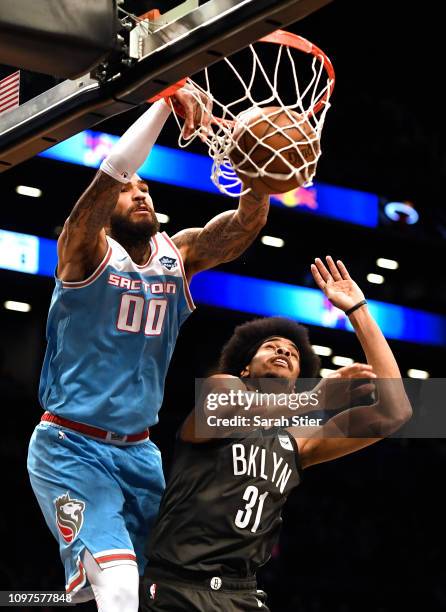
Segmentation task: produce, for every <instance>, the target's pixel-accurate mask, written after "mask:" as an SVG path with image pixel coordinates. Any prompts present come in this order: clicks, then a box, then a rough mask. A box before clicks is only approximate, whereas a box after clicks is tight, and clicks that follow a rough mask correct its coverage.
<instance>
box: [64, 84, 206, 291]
mask: <svg viewBox="0 0 446 612" xmlns="http://www.w3.org/2000/svg"><path fill="white" fill-rule="evenodd" d="M194 89H195V88H194V87H193V86H192V85H189V84H187V85H186V86H185V87H184V88H182V89H180V90H178V91H177V92H176V93H175V94H173V96H172V97H173V98H174V99H175V102H176V103H177V104H179V105H180V106H181V107H182V108H183V110H184V114H185V123H184V128H183V134H184V136H185V137H188V136H190V135H191V134H192V133H193V131H194V129H195V127H196V126H197V124H201V125H203V126H204V128H205V129H206V125H207V124H208V123H209V119H210V114H208V115H206V116H204V114H203V112H202V111H201V109H200V106H199V102H198V101H197V96H196V94H194V95H193V93H192V90H194ZM197 111H199V112H197ZM170 112H171V111H170V107H169V106H168V105H167V104H166V103H165V102H164V100H159V101H158V102H155V103H154V104H153V105H152V106H151V107H150V108H149V110H147V111H146V112H145V113H144V114H143V115H141V117H139V118H138V119H137V121H136V122H135V123H134V124H133V125H131V126H130V128H129V129H128V130H127V131H126V132H125V133H124V134H123V136H122V137H121V138H120V139H119V141H118V142H117V144H116V145H115V146H114V147H113V149H112V151H111V152H110V154H109V155H108V156H107V157H106V158H105V159H104V161H103V162H102V164H101V167H100V170H99V171H98V173H97V174H96V176H95V177H94V179H93V181H92V183H91V184H90V186H89V187H88V188H87V189H86V191H85V192H84V193H83V194H82V195H81V197H80V198H79V200H78V202H77V203H76V205H75V206H74V208H73V210H72V212H71V214H70V216H69V217H68V219H67V220H66V222H65V225H64V228H63V231H62V233H61V235H60V237H59V241H58V258H59V264H58V276H59V278H60V279H61V280H65V281H79V280H84V279H85V278H86V277H88V275H89V274H91V273H92V272H93V271H94V270H95V269H96V268H97V266H98V265H99V263H100V262H101V260H102V259H103V258H104V256H105V254H106V251H107V240H106V236H105V230H104V226H105V225H107V223H108V221H109V219H110V215H111V213H112V212H113V210H114V208H115V206H116V204H117V202H118V199H119V194H120V192H121V191H122V190H125V189H126V185H127V184H128V183H130V181H131V179H132V176H133V175H134V174H135V173H136V171H137V170H138V168H139V167H140V166H141V165H142V164H143V163H144V161H145V160H146V158H147V156H148V155H149V154H150V151H151V149H152V147H153V145H154V143H155V142H156V140H157V138H158V136H159V134H160V132H161V129H162V128H163V126H164V123H165V122H166V120H167V118H168V117H169V115H170Z"/></svg>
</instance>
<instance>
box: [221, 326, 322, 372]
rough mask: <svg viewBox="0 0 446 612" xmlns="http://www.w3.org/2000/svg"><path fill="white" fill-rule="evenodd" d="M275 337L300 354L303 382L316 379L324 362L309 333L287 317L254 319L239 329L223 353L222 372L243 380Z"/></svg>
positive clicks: (236, 329)
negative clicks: (288, 342)
mask: <svg viewBox="0 0 446 612" xmlns="http://www.w3.org/2000/svg"><path fill="white" fill-rule="evenodd" d="M273 336H280V337H281V338H287V339H288V340H291V342H294V344H295V345H296V347H297V349H298V350H299V356H300V377H301V378H314V377H315V376H317V375H318V372H319V368H320V359H319V357H318V356H317V355H316V354H315V352H314V351H313V347H312V346H311V343H310V339H309V337H308V329H307V328H306V327H304V326H303V325H299V323H296V321H293V320H292V319H286V318H285V317H265V318H263V319H254V320H253V321H248V322H247V323H243V324H242V325H239V326H238V327H236V328H235V330H234V333H233V334H232V336H231V338H230V339H229V340H228V342H227V343H226V344H225V346H224V347H223V349H222V351H221V353H220V361H219V367H218V369H219V372H220V373H221V374H232V375H233V376H240V373H241V372H242V370H243V369H244V368H245V367H246V366H247V365H248V364H249V363H250V361H251V359H252V358H253V357H254V355H255V354H256V352H257V350H258V348H259V347H260V346H261V344H262V343H263V342H264V341H265V340H266V339H267V338H271V337H273Z"/></svg>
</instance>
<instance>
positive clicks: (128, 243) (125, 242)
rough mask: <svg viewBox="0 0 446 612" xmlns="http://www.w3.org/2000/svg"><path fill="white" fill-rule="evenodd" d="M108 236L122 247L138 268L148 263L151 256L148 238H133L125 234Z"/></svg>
mask: <svg viewBox="0 0 446 612" xmlns="http://www.w3.org/2000/svg"><path fill="white" fill-rule="evenodd" d="M110 235H111V237H112V238H114V239H115V240H116V241H117V242H119V244H120V245H122V246H123V247H124V249H125V250H126V251H127V253H128V254H129V255H130V257H131V259H132V261H134V262H135V263H136V264H137V265H138V266H142V265H143V264H145V263H146V262H147V261H149V258H150V255H151V254H152V247H151V242H150V236H141V237H135V236H129V235H125V234H119V235H116V234H113V233H111V234H110Z"/></svg>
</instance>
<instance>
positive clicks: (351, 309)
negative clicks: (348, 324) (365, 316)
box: [345, 300, 367, 317]
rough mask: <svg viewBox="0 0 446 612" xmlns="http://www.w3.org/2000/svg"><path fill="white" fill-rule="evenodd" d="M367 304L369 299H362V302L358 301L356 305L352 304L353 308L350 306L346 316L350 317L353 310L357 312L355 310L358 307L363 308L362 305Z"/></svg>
mask: <svg viewBox="0 0 446 612" xmlns="http://www.w3.org/2000/svg"><path fill="white" fill-rule="evenodd" d="M365 304H367V300H361V301H360V302H358V303H357V304H355V305H354V306H352V307H351V308H349V309H348V310H347V311H346V313H345V314H346V316H347V317H349V316H350V315H351V314H352V312H355V310H358V308H361V306H365Z"/></svg>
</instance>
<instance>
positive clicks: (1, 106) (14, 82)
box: [0, 70, 20, 114]
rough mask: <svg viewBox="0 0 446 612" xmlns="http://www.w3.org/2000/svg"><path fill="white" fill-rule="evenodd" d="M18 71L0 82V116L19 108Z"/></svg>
mask: <svg viewBox="0 0 446 612" xmlns="http://www.w3.org/2000/svg"><path fill="white" fill-rule="evenodd" d="M19 93H20V70H17V72H13V73H12V74H10V75H9V76H7V77H5V78H4V79H2V80H1V81H0V114H1V113H4V112H5V111H7V110H11V109H12V108H16V107H17V106H19V103H20V102H19Z"/></svg>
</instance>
